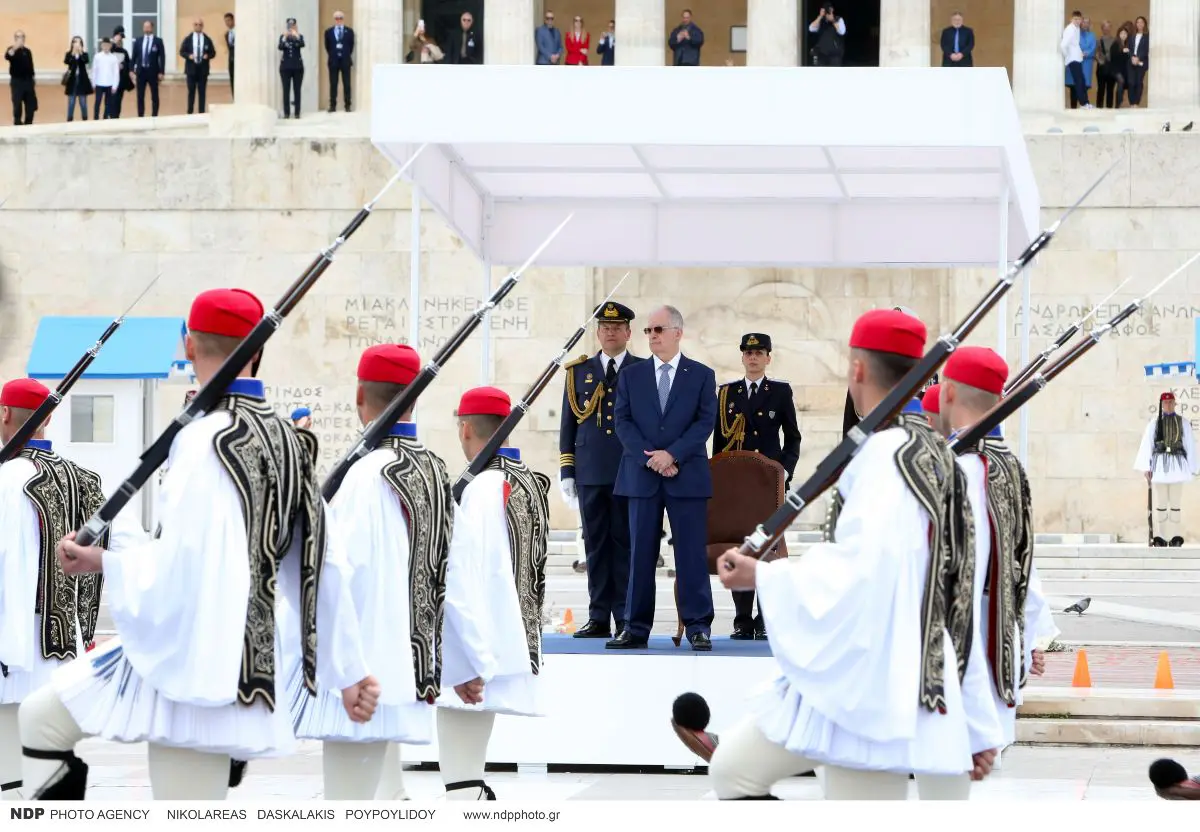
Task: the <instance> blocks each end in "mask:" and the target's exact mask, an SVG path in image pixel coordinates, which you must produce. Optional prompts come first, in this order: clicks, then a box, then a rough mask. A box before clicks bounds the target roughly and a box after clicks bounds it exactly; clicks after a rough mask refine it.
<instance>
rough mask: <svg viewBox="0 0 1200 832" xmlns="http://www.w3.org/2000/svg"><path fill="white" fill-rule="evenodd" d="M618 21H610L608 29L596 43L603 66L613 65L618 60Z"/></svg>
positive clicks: (597, 52)
mask: <svg viewBox="0 0 1200 832" xmlns="http://www.w3.org/2000/svg"><path fill="white" fill-rule="evenodd" d="M616 29H617V21H615V20H610V21H608V30H607V31H605V32H604V34H602V35H601V36H600V41H599V42H598V43H597V44H596V54H597V55H599V56H600V65H601V66H613V65H615V64H616V62H617V36H616Z"/></svg>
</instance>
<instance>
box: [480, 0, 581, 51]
mask: <svg viewBox="0 0 1200 832" xmlns="http://www.w3.org/2000/svg"><path fill="white" fill-rule="evenodd" d="M536 6H537V4H536V3H535V2H534V0H485V2H484V4H483V62H484V63H485V64H505V65H508V66H532V65H533V61H534V59H535V58H536V57H537V53H536V51H535V50H534V46H533V30H534V29H536V28H537V27H538V26H539V25H541V22H540V21H539V20H538V18H537V9H536V8H535V7H536ZM555 17H558V15H555ZM555 25H557V26H559V27H560V28H561V30H562V31H563V32H565V31H566V27H565V26H564V25H563V23H562V21H561V20H555Z"/></svg>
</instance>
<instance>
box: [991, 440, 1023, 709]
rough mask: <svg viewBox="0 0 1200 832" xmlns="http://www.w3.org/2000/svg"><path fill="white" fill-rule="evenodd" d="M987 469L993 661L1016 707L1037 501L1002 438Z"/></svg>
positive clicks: (1005, 695)
mask: <svg viewBox="0 0 1200 832" xmlns="http://www.w3.org/2000/svg"><path fill="white" fill-rule="evenodd" d="M980 452H981V453H982V454H983V458H984V462H985V464H986V470H987V512H988V526H989V527H990V530H991V536H992V539H991V555H990V556H989V558H988V573H987V578H986V582H985V584H984V586H986V587H987V590H988V596H987V599H988V606H987V611H986V613H985V615H986V616H987V627H988V640H987V644H988V663H989V664H990V665H991V668H992V678H993V679H994V680H995V686H996V693H997V694H998V695H999V696H1000V698H1001V699H1003V700H1004V701H1005V703H1007V704H1009V705H1015V704H1016V701H1017V700H1016V691H1014V690H1013V681H1012V680H1013V678H1014V676H1015V675H1016V671H1017V669H1018V668H1019V669H1020V678H1019V681H1018V684H1019V686H1020V687H1024V686H1025V682H1026V673H1027V668H1026V667H1025V638H1026V635H1025V599H1026V597H1027V596H1028V594H1029V575H1030V572H1031V570H1032V569H1033V503H1032V500H1031V499H1030V492H1029V478H1028V477H1027V476H1026V474H1025V469H1024V468H1023V467H1022V465H1021V462H1020V460H1018V459H1017V458H1016V457H1015V456H1014V455H1013V453H1012V452H1011V451H1010V450H1009V449H1008V447H1007V446H1006V445H1005V444H1004V443H1003V442H1002V441H999V440H996V439H985V440H984V441H983V443H982V446H981V448H980Z"/></svg>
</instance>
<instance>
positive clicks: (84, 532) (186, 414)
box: [75, 145, 426, 546]
mask: <svg viewBox="0 0 1200 832" xmlns="http://www.w3.org/2000/svg"><path fill="white" fill-rule="evenodd" d="M425 147H426V145H421V147H419V148H418V149H417V152H416V153H414V154H413V155H412V156H411V157H409V159H408V161H407V162H405V163H404V166H403V167H401V168H400V170H398V171H396V175H395V176H393V177H392V178H391V179H390V180H388V183H387V184H386V185H384V186H383V190H381V191H380V192H379V193H378V194H376V195H375V198H374V199H372V200H371V201H370V202H368V203H367V204H366V205H364V206H363V207H362V209H361V210H359V212H358V214H357V215H355V217H354V219H353V220H351V221H350V224H349V225H347V226H346V227H345V228H344V229H343V230H342V233H341V234H339V235H338V236H337V238H336V239H335V240H334V241H333V243H331V244H330V246H329V248H327V249H324V250H322V251H321V252H320V253H319V254H318V255H317V256H316V258H315V259H314V260H313V262H312V263H310V264H309V266H308V268H307V269H305V270H304V273H303V274H301V275H300V277H298V278H296V281H295V282H294V283H292V285H291V286H289V287H288V289H287V291H286V292H284V294H283V297H282V298H280V299H279V302H278V303H276V304H275V307H274V308H273V309H269V310H267V312H266V313H265V314H264V315H263V318H262V320H261V321H259V322H258V323H257V324H256V325H255V327H254V329H252V330H250V334H249V335H247V336H246V337H245V338H244V339H242V343H240V344H238V346H237V347H236V348H235V349H234V351H233V354H232V355H230V356H229V357H228V358H226V359H225V362H224V363H223V364H222V365H221V367H220V369H218V370H217V372H216V373H215V374H214V375H213V377H212V378H211V379H209V380H208V383H207V384H205V385H204V386H203V387H201V388H200V392H198V393H197V394H196V396H195V398H193V399H192V401H191V403H190V404H188V406H187V407H185V408H184V410H183V412H182V413H180V414H179V415H178V416H176V417H175V418H174V420H172V422H171V424H169V425H167V429H166V430H164V431H163V432H162V435H161V436H159V437H158V439H156V440H155V441H154V444H152V445H151V446H150V447H149V448H147V449H146V450H145V451H143V452H142V456H141V462H140V463H139V464H138V467H137V468H136V469H134V472H133V473H132V474H130V475H129V479H127V480H125V482H123V483H121V486H120V488H118V489H117V490H116V491H115V492H113V495H112V496H111V497H109V498H108V499H107V500H105V501H104V505H102V506H101V507H100V510H99V511H97V512H96V513H95V514H94V515H92V517H91V518H90V519H89V520H88V521H87V523H86V524H84V527H83V528H82V529H80V530H79V533H78V534H77V535H76V536H75V542H76V543H78V544H79V545H80V546H90V545H92V544H93V543H95V542H96V541H97V540H99V539H100V535H101V534H103V533H104V530H105V528H107V527H108V524H109V523H111V522H112V521H113V519H114V518H115V517H116V516H117V515H118V514H120V513H121V509H123V508H125V506H126V504H128V503H129V501H130V500H131V499H132V498H133V496H134V495H135V494H137V493H138V491H140V490H141V489H142V487H143V486H144V485H145V484H146V483H147V482H148V481H149V479H150V477H151V476H153V475H154V472H155V471H157V470H158V467H159V466H160V465H162V464H163V463H164V462H166V461H167V456H168V455H169V454H170V452H171V443H173V442H174V441H175V437H176V436H178V435H179V432H180V431H181V430H183V428H184V426H185V425H188V424H190V423H191V422H193V421H195V420H196V419H199V418H200V417H201V416H203V415H204V414H205V413H207V412H208V411H210V410H212V408H213V405H215V404H216V403H217V402H218V401H220V399H221V397H222V396H224V395H225V391H226V390H227V389H228V388H229V385H230V384H231V383H232V382H233V381H234V379H236V378H237V377H238V376H239V375H240V374H241V372H242V370H243V369H244V368H245V367H246V366H247V365H248V364H250V363H251V362H257V361H258V358H259V355H260V354H261V353H262V349H263V347H264V346H265V345H266V343H267V341H268V340H269V339H270V338H271V336H272V335H274V334H275V333H276V332H277V331H278V330H279V327H281V326H282V325H283V319H284V318H286V317H287V316H288V314H289V313H290V312H291V311H292V310H293V309H295V308H296V305H297V304H298V303H300V301H301V300H303V298H304V296H305V295H306V294H308V291H309V289H311V288H312V287H313V286H314V285H315V284H316V282H317V280H318V279H320V277H321V275H323V274H324V273H325V270H326V269H328V268H329V266H330V265H331V264H332V263H333V256H334V254H335V253H336V252H337V250H338V249H339V248H341V247H342V246H343V245H345V243H346V240H348V239H350V237H351V236H353V235H354V232H355V231H357V230H358V229H359V227H360V226H361V225H362V224H363V223H364V222H366V221H367V217H369V216H370V215H371V211H372V210H374V208H375V205H376V204H377V203H378V202H379V200H381V199H383V197H384V195H385V194H386V193H387V192H388V191H389V190H391V188H392V186H393V185H395V184H396V183H397V182H399V181H400V177H401V176H403V175H404V172H405V171H407V170H408V168H409V167H410V166H411V165H412V163H413V162H415V161H416V160H417V157H418V156H420V155H421V151H422V150H424V149H425ZM413 244H414V245H415V244H416V241H415V240H414V241H413Z"/></svg>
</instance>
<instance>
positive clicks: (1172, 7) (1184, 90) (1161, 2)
mask: <svg viewBox="0 0 1200 832" xmlns="http://www.w3.org/2000/svg"><path fill="white" fill-rule="evenodd" d="M1150 22H1151V28H1150V70H1149V72H1147V73H1146V75H1147V78H1148V79H1149V80H1150V85H1149V92H1148V100H1149V101H1150V103H1151V104H1152V105H1153V106H1154V108H1155V109H1191V108H1194V107H1196V105H1197V104H1200V3H1197V2H1196V0H1150Z"/></svg>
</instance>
